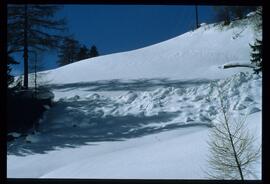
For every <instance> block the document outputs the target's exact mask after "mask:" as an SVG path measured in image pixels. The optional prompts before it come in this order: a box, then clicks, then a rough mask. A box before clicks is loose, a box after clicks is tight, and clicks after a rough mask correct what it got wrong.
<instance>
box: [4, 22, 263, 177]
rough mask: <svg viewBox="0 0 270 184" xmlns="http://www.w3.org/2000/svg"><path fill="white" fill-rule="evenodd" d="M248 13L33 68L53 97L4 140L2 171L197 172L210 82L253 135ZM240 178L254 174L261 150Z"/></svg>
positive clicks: (257, 124) (209, 111)
mask: <svg viewBox="0 0 270 184" xmlns="http://www.w3.org/2000/svg"><path fill="white" fill-rule="evenodd" d="M253 39H254V33H253V29H252V26H250V22H249V21H248V19H245V20H242V21H240V22H239V25H237V26H232V27H229V28H222V29H221V28H220V27H219V26H214V25H204V26H203V27H201V28H199V29H197V30H195V31H191V32H188V33H186V34H183V35H180V36H178V37H176V38H173V39H171V40H168V41H165V42H162V43H159V44H156V45H153V46H149V47H146V48H142V49H138V50H134V51H129V52H124V53H117V54H111V55H106V56H100V57H96V58H91V59H87V60H82V61H79V62H76V63H73V64H70V65H66V66H64V67H60V68H58V69H54V70H50V71H46V72H42V73H43V74H45V75H44V82H45V83H46V84H47V85H48V86H50V87H51V88H52V90H53V93H54V96H55V98H54V101H55V105H54V106H53V107H52V108H50V109H48V110H47V111H46V112H45V114H44V117H43V119H42V120H40V123H39V128H38V131H37V132H34V133H32V134H30V135H28V136H27V137H20V138H18V139H16V140H15V141H13V142H11V143H9V144H8V149H7V150H8V155H7V177H9V178H109V179H116V178H117V179H119V178H128V179H206V178H207V175H206V174H205V171H206V170H207V168H209V166H208V163H207V158H208V157H207V156H208V154H209V148H208V145H207V140H209V139H210V137H209V132H210V131H211V127H212V126H213V124H215V123H217V121H216V120H217V118H218V117H219V113H218V109H217V107H218V92H217V88H216V85H218V86H220V87H221V88H222V89H223V90H226V93H225V94H226V95H225V97H224V98H225V99H227V100H228V103H229V107H230V108H229V109H230V112H231V114H232V116H233V117H234V118H235V119H238V118H240V117H247V121H246V123H247V126H248V128H249V129H250V130H251V132H252V133H253V134H254V136H255V137H257V141H256V145H260V144H261V110H262V106H261V104H262V94H261V93H262V91H261V87H262V78H261V77H260V76H258V75H255V74H253V73H252V69H250V68H231V69H225V70H224V69H222V68H221V67H220V66H223V65H224V64H226V63H243V62H248V61H249V57H250V48H249V45H248V43H250V42H252V41H253ZM253 167H254V169H253V171H254V172H253V174H252V175H250V176H246V177H247V178H248V179H261V160H259V162H258V163H256V164H254V165H253Z"/></svg>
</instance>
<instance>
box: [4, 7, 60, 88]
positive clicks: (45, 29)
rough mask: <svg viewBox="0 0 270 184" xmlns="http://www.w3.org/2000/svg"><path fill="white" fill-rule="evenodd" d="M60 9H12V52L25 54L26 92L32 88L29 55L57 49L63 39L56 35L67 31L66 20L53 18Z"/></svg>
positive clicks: (10, 22) (9, 35) (8, 26)
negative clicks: (30, 52) (34, 52)
mask: <svg viewBox="0 0 270 184" xmlns="http://www.w3.org/2000/svg"><path fill="white" fill-rule="evenodd" d="M59 9H60V7H59V6H53V5H34V4H31V5H27V4H25V5H19V4H17V5H16V4H14V5H9V6H8V25H7V29H8V50H9V52H10V53H14V52H21V51H23V57H24V87H25V88H28V58H29V57H28V55H29V51H30V50H39V51H46V50H48V49H51V48H56V47H57V46H58V43H59V41H60V40H61V39H62V37H61V36H59V34H57V33H56V32H55V31H63V30H64V25H65V20H64V19H59V20H55V19H54V18H53V16H54V14H55V13H56V12H57V11H58V10H59Z"/></svg>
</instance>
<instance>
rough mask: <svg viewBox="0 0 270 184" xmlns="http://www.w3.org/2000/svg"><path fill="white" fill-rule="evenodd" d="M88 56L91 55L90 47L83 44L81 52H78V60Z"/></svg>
mask: <svg viewBox="0 0 270 184" xmlns="http://www.w3.org/2000/svg"><path fill="white" fill-rule="evenodd" d="M88 57H89V56H88V49H87V47H86V46H85V45H83V46H82V47H80V49H79V52H78V54H77V61H79V60H83V59H87V58H88Z"/></svg>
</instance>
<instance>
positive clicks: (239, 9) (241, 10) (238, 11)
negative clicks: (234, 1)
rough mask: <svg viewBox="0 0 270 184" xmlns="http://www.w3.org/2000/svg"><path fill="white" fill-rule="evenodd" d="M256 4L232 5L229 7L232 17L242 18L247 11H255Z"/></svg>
mask: <svg viewBox="0 0 270 184" xmlns="http://www.w3.org/2000/svg"><path fill="white" fill-rule="evenodd" d="M255 10H256V6H233V7H232V8H230V12H231V15H232V17H234V18H239V19H242V18H244V17H245V16H246V14H247V13H249V12H251V11H255Z"/></svg>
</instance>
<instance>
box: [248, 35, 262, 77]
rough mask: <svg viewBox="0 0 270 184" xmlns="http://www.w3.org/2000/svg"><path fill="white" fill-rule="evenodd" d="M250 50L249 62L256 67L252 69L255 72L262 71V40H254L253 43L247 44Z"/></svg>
mask: <svg viewBox="0 0 270 184" xmlns="http://www.w3.org/2000/svg"><path fill="white" fill-rule="evenodd" d="M249 45H250V47H251V49H252V52H251V63H253V64H255V65H256V66H257V67H256V68H255V69H254V72H255V73H257V74H258V73H259V72H260V71H262V55H263V44H262V40H257V39H256V41H255V43H254V45H251V44H249Z"/></svg>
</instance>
